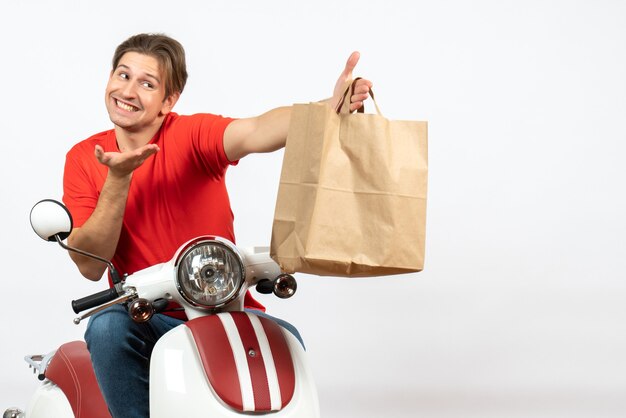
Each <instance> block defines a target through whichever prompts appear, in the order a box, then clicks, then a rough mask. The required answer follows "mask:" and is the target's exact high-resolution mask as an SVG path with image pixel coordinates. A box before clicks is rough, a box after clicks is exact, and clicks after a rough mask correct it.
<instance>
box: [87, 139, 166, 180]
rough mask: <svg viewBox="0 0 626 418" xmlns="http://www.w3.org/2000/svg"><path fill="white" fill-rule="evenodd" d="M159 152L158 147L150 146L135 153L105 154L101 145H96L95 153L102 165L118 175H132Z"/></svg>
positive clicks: (145, 146) (134, 151)
mask: <svg viewBox="0 0 626 418" xmlns="http://www.w3.org/2000/svg"><path fill="white" fill-rule="evenodd" d="M159 150H160V148H159V147H158V145H155V144H148V145H144V146H143V147H140V148H137V149H136V150H133V151H124V152H104V149H103V148H102V147H101V146H100V145H96V147H95V150H94V153H95V156H96V158H97V159H98V161H99V162H100V163H101V164H104V165H106V166H107V167H109V169H110V170H113V171H114V172H116V173H118V174H123V175H125V174H129V173H131V172H132V171H133V170H135V169H136V168H137V167H139V166H140V165H141V164H143V163H144V161H146V160H147V159H148V158H149V157H150V156H152V155H154V154H156V153H157V152H159Z"/></svg>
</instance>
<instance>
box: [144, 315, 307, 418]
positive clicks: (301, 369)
mask: <svg viewBox="0 0 626 418" xmlns="http://www.w3.org/2000/svg"><path fill="white" fill-rule="evenodd" d="M249 315H252V317H249V318H250V319H251V321H250V322H251V323H255V322H256V323H257V325H258V323H259V322H258V321H257V320H256V319H255V318H257V317H256V315H254V314H251V313H245V312H223V313H220V314H217V315H212V316H210V317H204V318H198V319H195V320H192V321H189V322H188V323H187V324H183V325H181V326H179V327H176V328H174V329H173V330H171V331H170V332H168V333H167V334H165V335H164V336H163V337H161V339H159V341H158V342H157V344H156V346H155V348H154V350H153V352H152V357H151V360H150V417H151V418H170V417H173V416H184V417H189V418H201V417H214V418H236V417H241V416H244V415H249V414H250V413H253V414H254V416H259V417H263V416H268V417H269V416H271V417H275V418H295V417H298V418H319V404H318V399H317V391H316V389H315V382H314V380H313V376H312V373H311V371H310V369H309V367H308V364H307V362H306V353H305V351H304V349H303V348H302V345H301V344H300V342H299V341H298V340H297V339H296V338H295V337H294V336H293V335H292V334H291V333H290V332H289V331H287V330H285V329H283V328H281V327H278V330H279V331H278V332H279V333H280V334H281V336H280V338H282V341H284V343H285V344H284V349H283V352H285V353H286V354H287V356H289V357H290V359H289V361H288V363H289V364H285V362H284V361H281V360H280V359H278V358H276V355H277V354H276V353H274V355H273V356H272V355H271V354H270V355H267V351H265V353H266V354H265V355H263V354H262V351H264V350H265V348H263V349H261V348H254V349H253V350H251V349H250V348H251V347H248V345H250V344H248V345H246V343H245V342H244V341H246V336H245V335H242V336H241V337H238V335H239V334H238V332H237V331H235V333H234V335H233V331H232V329H231V330H230V334H229V335H228V337H227V338H224V339H222V340H220V341H223V342H218V343H217V344H218V346H217V347H215V341H213V346H214V348H213V349H210V350H206V349H203V347H202V346H203V342H202V341H198V339H202V338H207V337H206V336H207V335H216V334H215V333H212V332H210V330H208V331H209V332H208V333H205V332H204V331H207V328H212V327H215V328H219V327H222V325H221V324H222V323H224V324H227V323H228V322H229V321H231V319H232V318H234V322H239V321H244V320H245V319H246V316H249ZM218 318H219V319H218ZM263 320H265V318H263ZM194 321H196V322H195V324H196V325H198V324H199V325H200V326H199V327H198V328H199V329H200V330H202V332H197V331H193V325H194V324H192V323H193V322H194ZM198 321H202V322H198ZM268 321H269V320H268ZM188 325H191V326H188ZM224 327H225V328H227V326H224ZM216 332H217V333H219V332H222V331H221V330H219V329H218V330H216ZM251 332H252V331H251ZM242 333H245V331H243V332H242ZM254 333H255V334H257V335H258V336H259V338H258V339H259V340H263V339H264V338H265V337H263V336H262V335H259V331H258V330H257V329H255V330H254ZM237 339H239V341H238V342H237V341H236V340H237ZM219 344H225V345H226V346H222V347H219ZM258 344H259V345H263V344H264V343H262V342H259V343H258ZM237 346H238V347H239V348H237ZM251 346H252V345H251ZM204 348H206V347H204ZM237 350H239V351H242V350H243V353H237ZM231 351H232V352H233V355H232V357H231V359H233V361H235V362H236V363H237V362H238V365H237V372H236V373H237V374H238V375H239V377H238V378H237V377H236V376H235V377H233V376H232V373H230V375H229V374H228V373H225V374H224V373H223V371H221V370H215V369H209V370H208V371H207V369H206V367H205V365H206V363H207V362H210V359H207V356H211V355H213V354H211V353H228V352H231ZM287 351H288V352H287ZM218 355H221V354H218ZM247 356H252V357H255V360H254V361H259V362H264V363H265V364H266V365H265V368H266V369H267V375H268V376H269V375H270V374H278V375H280V374H282V373H283V371H281V370H272V367H276V368H281V367H282V368H285V367H288V368H291V373H292V374H293V381H292V382H291V383H290V384H289V385H291V388H292V391H288V392H289V393H286V392H285V391H284V390H282V389H283V388H282V387H281V388H279V389H276V388H274V389H275V390H274V393H276V391H278V392H280V393H281V395H279V396H278V398H279V399H278V401H276V400H275V399H274V398H272V400H271V403H272V406H271V409H272V410H271V411H270V410H267V411H259V410H258V409H254V408H255V407H257V408H258V406H259V405H260V404H261V403H262V401H261V400H260V396H259V395H258V394H257V393H256V390H255V389H254V388H252V387H251V386H250V385H252V386H254V385H255V383H254V382H252V383H251V382H250V381H248V382H247V383H242V382H243V381H244V380H245V377H246V373H250V374H252V371H251V370H252V368H254V367H255V366H254V361H252V360H247ZM203 357H204V359H203ZM235 357H239V360H235V359H234V358H235ZM269 357H273V360H276V362H275V365H273V364H270V365H269V366H268V365H267V360H269ZM217 360H218V361H217V362H216V364H217V368H218V369H220V368H221V364H222V361H221V359H217ZM229 361H231V360H229ZM242 362H243V363H242ZM270 363H272V362H270ZM248 366H249V367H250V369H249V370H248V369H246V368H247V367H248ZM242 369H244V371H243V372H242ZM207 373H208V374H209V375H211V376H208V375H207ZM229 376H230V377H229ZM216 378H217V379H218V380H217V382H218V383H217V385H219V386H221V387H219V388H216V387H214V385H213V384H212V383H211V381H214V382H215V381H216ZM249 380H254V377H252V378H251V379H249ZM268 380H271V379H268ZM266 383H267V381H266ZM281 384H282V383H281ZM269 385H270V386H271V385H272V384H271V383H270V384H269ZM266 389H267V388H266ZM225 391H226V392H228V391H231V392H238V393H240V395H238V396H239V397H240V399H241V398H247V400H246V399H244V400H243V404H244V406H243V407H240V408H239V409H238V408H237V407H236V406H233V405H232V402H230V400H229V399H226V400H224V392H225ZM270 391H271V388H270ZM244 392H248V393H249V395H248V396H247V397H246V396H245V394H244ZM220 393H221V394H220ZM281 396H282V400H281ZM226 398H228V395H227V396H226ZM250 408H253V409H250Z"/></svg>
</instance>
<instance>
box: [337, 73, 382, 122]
mask: <svg viewBox="0 0 626 418" xmlns="http://www.w3.org/2000/svg"><path fill="white" fill-rule="evenodd" d="M360 79H361V77H357V78H355V79H354V80H353V81H352V83H351V84H350V85H349V86H348V87H346V91H345V92H344V93H343V97H342V98H341V101H340V102H339V104H338V105H337V107H336V108H335V112H337V114H339V113H341V112H342V111H343V113H346V114H348V113H352V112H350V100H346V97H347V95H348V92H350V97H352V95H353V94H354V87H355V86H356V82H357V81H359V80H360ZM369 94H370V96H371V97H372V101H373V102H374V107H375V108H376V113H378V116H382V115H383V114H382V113H380V109H379V108H378V103H376V99H375V98H374V91H372V89H370V91H369ZM344 108H345V109H344ZM356 111H357V113H365V103H363V106H361V107H359V108H358V109H357V110H356Z"/></svg>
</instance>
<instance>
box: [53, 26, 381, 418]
mask: <svg viewBox="0 0 626 418" xmlns="http://www.w3.org/2000/svg"><path fill="white" fill-rule="evenodd" d="M358 59H359V55H358V53H353V54H352V55H351V56H350V58H349V59H348V62H347V63H346V67H345V69H344V71H343V72H342V74H341V75H340V77H339V79H338V80H337V84H336V86H335V89H334V94H333V97H332V98H331V99H327V101H328V102H329V103H330V105H332V106H335V105H336V104H338V103H339V100H340V99H341V96H342V95H343V88H344V86H345V85H346V83H347V82H349V81H350V80H351V79H352V70H353V69H354V67H355V66H356V64H357V62H358ZM186 80H187V71H186V65H185V53H184V50H183V48H182V46H181V45H180V44H179V43H178V42H177V41H175V40H173V39H171V38H169V37H167V36H164V35H153V34H140V35H136V36H133V37H131V38H129V39H127V40H126V41H124V42H123V43H122V44H120V45H119V46H118V47H117V49H116V51H115V55H114V57H113V68H112V71H111V74H110V77H109V81H108V84H107V88H106V94H105V104H106V108H107V111H108V113H109V118H110V119H111V122H113V125H114V129H112V130H109V131H105V132H102V133H99V134H96V135H94V136H92V137H90V138H88V139H86V140H84V141H82V142H80V143H78V144H77V145H75V146H74V147H73V148H72V149H71V150H70V151H69V152H68V154H67V159H66V164H65V173H64V180H63V185H64V197H63V199H64V202H65V204H66V205H67V207H68V208H69V210H70V212H71V213H72V216H73V218H74V226H75V228H74V230H73V231H72V234H71V235H70V237H69V238H68V241H69V244H70V245H72V246H74V247H77V248H80V249H83V250H86V251H88V252H91V253H94V254H97V255H99V256H101V257H104V258H107V259H111V260H112V261H113V264H114V265H115V266H116V268H117V269H118V271H119V272H120V273H121V274H124V273H128V274H131V273H133V272H135V271H138V270H141V269H143V268H145V267H148V266H150V265H154V264H157V263H161V262H164V261H167V260H169V259H170V258H171V257H172V255H173V254H174V252H175V251H176V249H177V248H178V247H179V246H180V245H181V244H183V243H184V242H186V241H188V240H189V239H191V238H194V237H196V236H199V235H207V234H211V235H219V236H222V237H225V238H227V239H230V240H232V241H234V232H233V215H232V212H231V209H230V204H229V200H228V194H227V192H226V186H225V182H224V180H225V173H226V169H227V167H228V166H229V165H236V164H237V161H238V160H239V159H240V158H242V157H244V156H246V155H248V154H251V153H257V152H270V151H274V150H277V149H279V148H282V147H284V146H285V141H286V137H287V130H288V127H289V120H290V114H291V108H290V107H282V108H277V109H273V110H270V111H269V112H267V113H264V114H263V115H261V116H258V117H253V118H246V119H236V120H235V119H230V118H225V117H221V116H216V115H211V114H196V115H190V116H182V115H177V114H175V113H173V112H172V108H173V107H174V105H175V104H176V102H177V100H178V98H179V97H180V94H181V93H182V91H183V89H184V86H185V82H186ZM370 87H371V82H369V81H367V80H359V81H358V82H357V84H356V87H355V90H354V94H353V95H352V96H351V98H350V100H351V110H355V109H358V108H359V107H360V106H362V103H363V101H364V100H366V99H367V98H368V93H369V89H370ZM94 154H95V156H94ZM70 254H71V257H72V260H73V261H74V262H75V263H76V265H77V266H78V268H79V270H80V272H81V274H82V275H83V276H85V277H86V278H88V279H90V280H99V279H100V278H101V277H102V275H103V273H104V271H105V268H106V266H105V265H104V264H101V263H99V262H95V261H94V260H92V259H89V258H85V257H83V256H80V255H77V254H74V253H70ZM245 305H246V307H247V308H252V309H263V307H262V306H261V305H259V304H258V303H257V302H256V301H255V300H254V299H252V298H251V297H250V295H249V294H248V295H246V300H245ZM177 313H178V312H169V313H166V314H159V315H155V317H154V318H153V319H151V320H150V321H149V322H148V323H145V324H135V323H134V322H132V320H130V318H129V317H128V315H127V313H126V312H125V310H124V309H123V308H121V307H119V306H115V307H113V308H109V309H107V310H105V311H103V312H101V313H99V314H97V315H94V316H93V317H92V318H91V319H90V322H89V325H88V327H87V331H86V333H85V340H86V341H87V345H88V348H89V351H90V353H91V357H92V362H93V365H94V370H95V372H96V377H97V379H98V383H99V385H100V388H101V390H102V392H103V395H104V398H105V400H106V402H107V405H108V406H109V410H110V412H111V414H112V415H113V417H124V418H131V417H148V416H149V404H148V370H149V360H150V353H151V351H152V348H153V347H154V344H155V343H156V341H157V340H158V338H160V337H161V336H162V335H163V334H165V333H166V332H167V331H169V330H170V329H171V328H173V327H175V326H177V325H179V324H180V323H181V322H182V320H183V318H181V317H180V316H178V317H177ZM283 325H285V324H283ZM287 326H288V325H287ZM292 331H293V330H292Z"/></svg>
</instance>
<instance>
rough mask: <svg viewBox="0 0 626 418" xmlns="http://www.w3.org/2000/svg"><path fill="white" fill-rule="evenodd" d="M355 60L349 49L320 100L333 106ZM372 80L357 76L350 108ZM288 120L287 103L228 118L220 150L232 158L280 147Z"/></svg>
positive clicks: (358, 104)
mask: <svg viewBox="0 0 626 418" xmlns="http://www.w3.org/2000/svg"><path fill="white" fill-rule="evenodd" d="M358 61H359V53H358V52H353V53H352V54H351V55H350V57H349V58H348V61H347V62H346V67H345V68H344V70H343V72H342V73H341V75H340V76H339V78H338V79H337V83H336V84H335V89H334V92H333V97H332V98H330V99H326V100H324V101H325V102H327V103H328V104H329V105H331V106H333V107H336V106H337V105H338V104H339V101H340V100H341V98H342V97H343V93H344V89H345V86H346V85H347V84H348V83H349V82H351V81H352V71H353V70H354V67H356V64H357V62H358ZM371 87H372V83H371V81H369V80H365V79H359V80H358V81H357V82H356V84H355V88H354V93H353V94H352V96H351V97H350V110H351V111H353V110H356V109H358V108H360V107H361V106H363V101H365V100H367V98H368V97H369V91H370V88H371ZM290 120H291V107H279V108H276V109H273V110H270V111H269V112H266V113H264V114H262V115H260V116H257V117H253V118H245V119H238V120H235V121H233V122H231V123H230V124H229V125H228V127H227V128H226V131H225V132H224V151H225V152H226V156H227V157H228V159H229V160H230V161H236V160H239V159H240V158H243V157H245V156H246V155H248V154H252V153H257V152H271V151H276V150H277V149H280V148H283V147H284V146H285V142H286V141H287V131H288V130H289V122H290Z"/></svg>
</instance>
